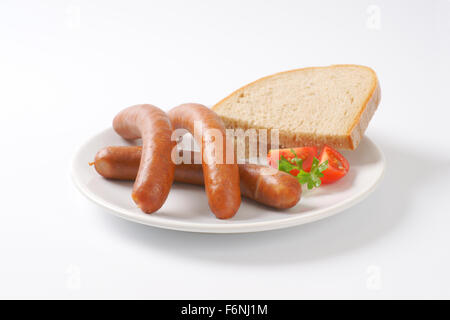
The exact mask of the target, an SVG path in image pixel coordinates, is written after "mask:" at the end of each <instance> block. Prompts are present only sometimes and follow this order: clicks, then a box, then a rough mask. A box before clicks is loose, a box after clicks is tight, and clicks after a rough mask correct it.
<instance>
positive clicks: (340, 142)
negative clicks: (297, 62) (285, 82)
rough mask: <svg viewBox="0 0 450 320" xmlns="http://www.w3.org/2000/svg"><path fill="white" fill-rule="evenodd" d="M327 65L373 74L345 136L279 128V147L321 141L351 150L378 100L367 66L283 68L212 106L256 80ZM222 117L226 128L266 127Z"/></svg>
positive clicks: (375, 85)
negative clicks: (293, 132) (368, 90)
mask: <svg viewBox="0 0 450 320" xmlns="http://www.w3.org/2000/svg"><path fill="white" fill-rule="evenodd" d="M330 67H336V68H338V67H359V68H366V69H368V70H369V71H370V72H371V73H372V75H373V79H374V81H373V85H372V89H371V94H370V95H368V97H367V99H366V102H365V103H364V105H363V107H362V108H361V110H360V112H359V114H358V115H357V117H356V118H355V121H354V122H353V124H352V125H351V126H350V129H349V130H348V132H347V134H346V135H340V136H338V135H334V136H331V135H317V134H302V135H292V134H291V133H288V132H285V131H283V129H280V130H279V133H280V135H279V142H280V148H289V147H300V146H311V145H315V146H317V147H321V146H323V145H325V144H327V145H329V146H331V147H333V148H336V149H349V150H354V149H356V148H357V147H358V145H359V143H360V141H361V139H362V137H363V136H364V132H365V130H366V129H367V127H368V125H369V122H370V120H371V118H372V116H373V115H374V113H375V111H376V109H377V107H378V104H379V102H380V99H381V89H380V84H379V81H378V78H377V75H376V73H375V71H374V70H373V69H371V68H369V67H367V66H361V65H354V64H337V65H331V66H324V67H307V68H299V69H293V70H287V71H282V72H278V73H275V74H272V75H268V76H265V77H262V78H260V79H257V80H255V81H253V82H250V83H248V84H246V85H245V86H243V87H241V88H239V89H237V90H235V91H234V92H232V93H231V94H229V95H228V96H227V97H225V98H224V99H222V100H220V101H219V102H218V103H216V104H215V105H214V106H213V107H212V109H213V110H216V109H217V108H218V107H219V106H220V105H221V104H222V103H224V102H225V101H227V100H228V99H230V98H231V97H233V96H234V95H236V94H240V92H241V91H244V90H245V89H246V88H248V87H249V86H251V85H253V84H255V83H257V82H259V81H263V80H265V79H268V78H271V77H274V76H277V75H280V74H285V73H290V72H298V71H305V70H313V69H325V68H330ZM220 117H221V118H222V120H223V122H224V124H225V126H226V128H229V129H238V128H240V129H244V130H246V129H267V128H263V127H254V126H251V127H250V126H249V125H248V123H247V122H246V121H242V120H240V119H233V118H229V117H226V116H224V115H220Z"/></svg>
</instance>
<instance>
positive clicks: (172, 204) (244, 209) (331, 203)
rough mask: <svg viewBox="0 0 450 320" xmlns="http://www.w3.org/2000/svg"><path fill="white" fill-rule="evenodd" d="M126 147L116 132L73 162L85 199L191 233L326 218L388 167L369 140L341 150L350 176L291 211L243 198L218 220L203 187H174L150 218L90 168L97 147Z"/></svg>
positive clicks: (127, 192) (127, 185)
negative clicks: (231, 214) (235, 209)
mask: <svg viewBox="0 0 450 320" xmlns="http://www.w3.org/2000/svg"><path fill="white" fill-rule="evenodd" d="M126 144H127V142H126V141H125V140H123V139H122V138H120V137H119V136H118V135H117V134H116V133H115V132H114V131H113V130H112V129H107V130H105V131H103V132H101V133H100V134H98V135H96V136H94V137H93V138H92V139H90V140H89V141H87V142H86V143H85V144H84V145H83V146H82V147H81V148H80V149H79V150H78V152H77V153H76V155H75V157H74V159H73V164H72V177H73V181H74V183H75V185H76V186H77V187H78V189H79V190H80V191H81V193H83V194H84V195H85V196H86V197H88V198H89V199H91V200H92V201H94V202H95V203H97V204H99V205H100V206H103V207H106V208H108V209H110V210H111V213H114V214H116V215H117V216H119V217H122V218H124V219H127V220H131V221H135V222H138V223H142V224H146V225H150V226H154V227H160V228H166V229H174V230H182V231H192V232H209V233H238V232H256V231H264V230H273V229H280V228H286V227H291V226H296V225H300V224H304V223H309V222H313V221H316V220H319V219H323V218H325V217H329V216H331V215H333V214H336V213H338V212H341V211H343V210H345V209H347V208H349V207H351V206H353V205H355V204H356V203H357V202H359V201H361V200H362V199H364V198H365V197H366V196H367V195H368V194H369V193H371V192H372V191H373V190H374V189H375V187H376V185H377V184H378V182H379V181H380V180H381V178H382V176H383V173H384V168H385V159H384V156H383V154H382V152H381V150H380V149H379V148H378V147H377V146H376V145H375V143H373V142H372V141H371V140H370V139H369V138H367V137H365V138H364V139H363V140H362V141H361V144H360V145H359V147H358V148H357V150H355V151H344V152H343V154H344V156H345V157H346V158H347V159H348V161H349V163H350V171H349V173H348V174H347V176H345V177H344V178H343V179H342V180H340V181H338V182H336V183H334V184H331V185H326V186H321V187H320V188H318V189H314V190H311V191H308V190H305V189H304V192H303V196H302V199H301V200H300V202H299V203H298V204H297V205H296V206H295V207H293V208H291V209H288V210H283V211H281V210H276V209H272V208H270V207H266V206H263V205H259V204H258V203H256V202H254V201H252V200H248V199H243V201H242V204H241V207H240V208H239V211H238V212H237V214H236V215H235V216H234V217H233V218H232V219H229V220H219V219H216V218H215V217H214V215H213V214H212V213H211V211H210V210H209V208H208V204H207V199H206V194H205V192H204V190H203V188H202V187H199V186H191V185H185V184H178V183H175V184H174V185H173V187H172V189H171V191H170V194H169V197H168V198H167V201H166V203H165V204H164V205H163V207H162V208H161V209H160V210H159V211H158V212H155V213H153V214H149V215H148V214H144V213H143V212H141V211H140V209H139V208H137V207H136V206H135V204H134V202H133V201H132V199H131V189H132V185H133V184H132V182H123V181H110V180H106V179H103V178H102V177H101V176H99V175H98V174H97V172H96V171H95V169H94V168H93V167H90V166H89V165H88V163H89V162H90V161H93V159H94V156H95V154H96V152H97V151H98V150H99V149H101V148H103V147H105V146H112V145H126Z"/></svg>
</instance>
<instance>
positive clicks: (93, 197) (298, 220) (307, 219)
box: [70, 128, 386, 234]
mask: <svg viewBox="0 0 450 320" xmlns="http://www.w3.org/2000/svg"><path fill="white" fill-rule="evenodd" d="M109 130H111V128H106V129H104V130H102V131H100V132H98V133H97V134H95V135H93V136H91V138H89V139H88V140H87V141H85V142H84V143H83V144H81V145H80V146H78V148H77V149H76V152H75V154H74V155H73V157H72V160H71V165H70V170H71V172H70V176H71V180H72V182H73V184H74V185H75V187H76V188H77V189H78V190H79V191H80V193H81V194H83V195H84V196H85V197H86V198H88V199H89V200H90V201H92V202H94V203H95V204H97V205H99V206H101V207H104V208H107V209H108V210H109V211H110V212H111V213H112V214H114V215H115V216H117V217H120V218H122V219H125V220H128V221H132V222H136V223H139V224H143V225H147V226H152V227H156V228H163V229H169V230H176V231H184V232H196V233H221V234H224V233H225V234H226V233H251V232H262V231H270V230H278V229H284V228H289V227H295V226H299V225H303V224H307V223H311V222H315V221H319V220H322V219H325V218H328V217H331V216H333V215H335V214H337V213H340V212H342V211H344V210H346V209H348V208H350V207H352V206H354V205H356V204H357V203H359V202H361V201H362V200H364V199H365V198H366V197H367V196H368V195H369V194H371V193H372V192H373V191H374V190H375V189H376V188H377V187H378V185H379V184H380V182H381V181H382V180H383V177H384V175H385V171H386V158H385V155H384V153H383V151H382V150H381V148H380V147H379V146H378V145H377V144H376V143H375V142H373V140H372V139H370V138H369V137H368V136H366V135H364V139H368V140H369V142H370V143H372V145H373V146H374V147H375V149H376V151H377V152H378V154H379V155H380V164H381V172H380V174H379V176H378V177H377V179H376V181H375V182H374V183H373V184H372V185H371V186H370V188H368V189H366V190H364V191H361V192H358V193H356V194H355V195H353V196H352V197H349V198H348V199H346V200H344V201H341V202H339V203H337V204H335V205H332V206H331V207H330V206H328V207H326V208H322V209H317V210H315V211H314V212H313V213H309V214H308V212H306V213H302V214H301V215H293V216H292V217H290V218H287V219H282V220H270V221H256V222H243V223H238V224H236V223H233V224H230V223H227V220H223V224H212V223H198V222H189V221H176V220H174V221H170V220H165V219H161V218H160V217H158V216H152V220H148V219H144V218H140V217H139V216H136V215H134V214H130V211H129V210H127V209H124V208H122V207H120V206H116V205H114V204H111V203H109V202H108V201H106V200H104V199H103V198H102V197H100V196H99V195H97V194H96V193H94V192H91V191H90V190H89V189H87V188H86V187H85V186H84V184H83V183H82V181H81V179H80V177H79V176H78V175H77V174H76V171H77V170H76V165H77V159H78V158H79V156H80V154H81V151H82V150H84V149H85V148H86V147H87V146H88V145H89V143H90V142H91V141H93V140H95V139H96V138H97V137H99V136H101V135H103V134H105V133H106V132H107V131H109ZM143 217H144V216H143ZM145 217H147V218H148V216H147V215H146V216H145Z"/></svg>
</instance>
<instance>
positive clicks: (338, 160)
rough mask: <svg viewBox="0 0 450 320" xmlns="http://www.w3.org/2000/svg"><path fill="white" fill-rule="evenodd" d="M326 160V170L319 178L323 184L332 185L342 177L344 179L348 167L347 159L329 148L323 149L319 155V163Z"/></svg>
mask: <svg viewBox="0 0 450 320" xmlns="http://www.w3.org/2000/svg"><path fill="white" fill-rule="evenodd" d="M327 160H328V168H327V169H326V170H325V171H323V172H322V173H323V177H322V178H320V180H322V183H323V184H329V183H333V182H335V181H337V180H339V179H341V178H342V177H344V176H345V175H346V174H347V172H348V170H349V169H350V165H349V163H348V161H347V159H345V158H344V156H343V155H342V154H340V153H339V152H337V151H336V150H334V149H333V148H331V147H329V146H325V147H323V149H322V151H321V153H320V155H319V162H320V163H323V162H325V161H327Z"/></svg>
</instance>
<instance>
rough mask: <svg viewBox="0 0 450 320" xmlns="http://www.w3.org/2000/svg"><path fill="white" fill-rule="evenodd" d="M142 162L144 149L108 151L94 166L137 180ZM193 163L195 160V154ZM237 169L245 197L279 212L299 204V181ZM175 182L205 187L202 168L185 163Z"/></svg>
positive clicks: (280, 174)
mask: <svg viewBox="0 0 450 320" xmlns="http://www.w3.org/2000/svg"><path fill="white" fill-rule="evenodd" d="M184 152H186V151H184ZM188 152H190V151H188ZM140 159H141V147H136V146H132V147H127V146H125V147H106V148H104V149H102V150H100V151H99V152H98V153H97V155H96V157H95V162H93V163H92V164H95V169H96V170H97V172H98V173H99V174H100V175H102V176H103V177H105V178H110V179H119V180H134V179H135V178H136V175H137V172H138V169H139V162H140ZM190 159H194V155H193V153H191V155H190ZM238 166H239V175H240V189H241V194H242V195H243V196H245V197H247V198H249V199H253V200H255V201H257V202H259V203H262V204H265V205H267V206H270V207H273V208H277V209H287V208H291V207H293V206H295V205H296V204H297V203H298V202H299V200H300V197H301V193H302V189H301V186H300V184H299V183H298V181H297V179H295V178H294V177H293V176H291V175H290V174H287V173H285V172H281V171H277V172H276V173H275V174H266V173H267V170H271V168H268V167H266V166H261V165H256V164H239V165H238ZM175 181H177V182H183V183H189V184H197V185H203V184H204V182H203V171H202V166H201V165H200V164H184V163H182V164H179V165H177V166H176V167H175Z"/></svg>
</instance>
